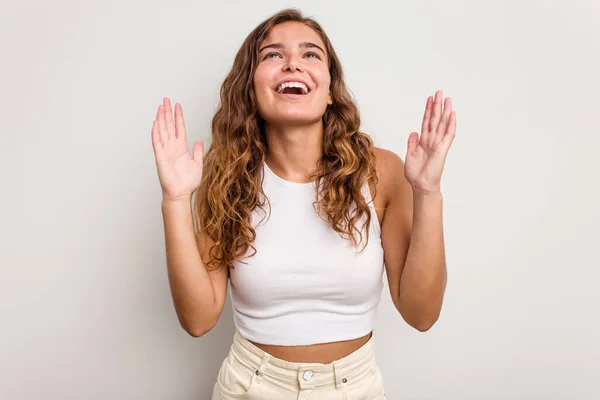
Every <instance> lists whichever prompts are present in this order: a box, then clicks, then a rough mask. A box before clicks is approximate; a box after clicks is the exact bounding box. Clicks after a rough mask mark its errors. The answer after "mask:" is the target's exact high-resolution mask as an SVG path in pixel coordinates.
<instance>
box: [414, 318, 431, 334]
mask: <svg viewBox="0 0 600 400" xmlns="http://www.w3.org/2000/svg"><path fill="white" fill-rule="evenodd" d="M436 321H437V318H436V319H434V320H423V321H419V322H417V323H413V324H411V326H412V327H413V328H415V329H416V330H418V331H419V332H427V331H428V330H430V329H431V327H432V326H433V325H435V323H436Z"/></svg>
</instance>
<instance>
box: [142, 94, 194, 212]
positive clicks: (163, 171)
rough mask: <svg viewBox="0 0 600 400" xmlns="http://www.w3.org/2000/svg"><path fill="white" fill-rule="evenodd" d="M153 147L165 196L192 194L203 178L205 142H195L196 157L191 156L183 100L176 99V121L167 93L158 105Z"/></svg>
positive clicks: (172, 197)
mask: <svg viewBox="0 0 600 400" xmlns="http://www.w3.org/2000/svg"><path fill="white" fill-rule="evenodd" d="M152 147H153V148H154V155H155V156H156V167H157V169H158V180H159V182H160V186H161V188H162V193H163V200H179V199H184V198H185V199H187V198H188V197H191V195H192V192H193V191H194V190H196V189H197V188H198V186H200V182H201V181H202V165H203V162H202V156H203V153H204V143H202V142H201V141H197V142H195V143H194V148H193V158H192V157H190V152H189V149H188V144H187V140H186V134H185V124H184V121H183V111H182V110H181V104H179V103H175V121H173V110H172V109H171V101H170V100H169V98H168V97H165V98H164V99H163V104H162V105H160V106H159V107H158V113H157V114H156V120H155V121H154V125H153V126H152Z"/></svg>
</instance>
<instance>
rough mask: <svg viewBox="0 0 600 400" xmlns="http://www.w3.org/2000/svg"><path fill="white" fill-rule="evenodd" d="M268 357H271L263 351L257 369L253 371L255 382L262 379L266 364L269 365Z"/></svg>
mask: <svg viewBox="0 0 600 400" xmlns="http://www.w3.org/2000/svg"><path fill="white" fill-rule="evenodd" d="M270 358H271V357H270V355H269V354H268V353H265V354H264V355H263V358H262V361H261V362H260V365H259V366H258V369H257V370H256V371H255V372H254V374H255V375H256V382H258V383H260V381H262V379H263V376H264V374H265V370H266V369H267V365H269V359H270Z"/></svg>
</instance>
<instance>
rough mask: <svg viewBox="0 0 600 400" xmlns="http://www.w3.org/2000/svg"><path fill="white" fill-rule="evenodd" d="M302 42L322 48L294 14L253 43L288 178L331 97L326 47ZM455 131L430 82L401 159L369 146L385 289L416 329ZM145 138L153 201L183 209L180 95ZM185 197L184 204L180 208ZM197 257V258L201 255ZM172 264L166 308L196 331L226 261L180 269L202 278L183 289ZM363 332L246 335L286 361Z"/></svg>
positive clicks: (335, 355)
mask: <svg viewBox="0 0 600 400" xmlns="http://www.w3.org/2000/svg"><path fill="white" fill-rule="evenodd" d="M306 43H312V44H316V45H317V46H319V47H320V48H321V49H325V46H324V44H323V42H322V41H321V39H320V37H319V36H318V35H317V34H316V33H315V32H314V31H313V30H312V29H310V28H309V27H307V26H305V25H303V24H300V23H295V22H286V23H283V24H280V25H277V26H276V27H275V28H273V30H272V31H271V34H270V35H269V37H267V38H266V39H265V41H264V43H263V44H262V45H261V48H262V47H265V46H269V45H271V46H270V47H267V48H265V49H263V51H261V52H260V54H259V65H258V67H257V71H256V74H255V79H254V85H255V90H256V95H257V101H258V103H259V110H260V112H261V115H263V118H264V119H265V121H266V124H265V130H266V136H267V140H268V141H269V149H270V153H269V156H268V160H267V162H268V164H269V167H270V168H271V169H272V170H273V171H274V172H275V173H277V174H278V175H279V176H281V177H282V178H284V179H286V180H289V181H292V182H308V179H309V178H308V177H309V175H310V173H311V172H312V168H314V166H315V165H316V161H317V160H318V159H319V158H320V156H321V153H320V151H321V147H320V143H321V140H322V134H323V127H322V119H321V117H322V115H323V112H324V111H325V109H326V107H327V106H328V105H329V104H331V102H332V99H331V96H330V93H329V91H328V87H329V83H330V81H329V79H330V77H329V74H328V71H327V61H326V60H327V55H326V54H325V53H324V51H321V50H320V49H318V48H316V47H312V46H308V47H307V45H306ZM263 45H264V46H263ZM288 78H290V79H291V80H293V79H295V78H298V79H301V80H303V81H305V82H306V83H307V84H309V86H310V87H311V92H310V93H309V95H307V96H304V97H303V98H300V99H288V98H285V97H284V96H279V95H277V93H276V92H275V90H274V87H275V86H276V84H277V83H278V82H280V81H281V80H282V79H288ZM442 104H444V107H443V109H442ZM455 132H456V112H454V111H452V102H451V99H450V98H446V99H445V100H444V99H443V96H442V91H437V92H436V93H435V94H434V95H433V96H429V97H428V98H427V100H426V106H425V113H424V116H423V121H422V126H421V134H420V135H419V134H418V133H417V132H412V133H411V134H410V135H409V138H408V149H407V154H406V157H405V160H406V165H405V164H404V162H403V161H402V159H401V158H400V157H399V156H397V155H396V154H395V153H393V152H392V151H389V150H385V149H382V148H377V147H376V148H375V154H376V157H377V173H378V178H379V183H378V186H377V192H378V196H377V197H376V198H375V199H374V205H375V207H376V209H377V217H378V220H379V223H380V225H381V231H382V234H381V237H382V246H383V249H384V260H385V265H386V274H387V278H388V282H389V289H390V294H391V297H392V300H393V302H394V305H395V306H396V308H397V309H398V311H399V312H400V314H401V315H402V317H403V318H404V319H405V320H406V322H407V323H408V324H409V325H411V326H413V327H414V328H415V329H417V330H419V331H426V330H428V329H430V328H431V326H432V325H433V324H434V323H435V321H437V319H438V317H439V314H440V310H441V306H442V299H443V294H444V290H445V286H446V266H445V259H444V258H445V257H444V246H443V235H442V226H441V225H442V224H441V208H442V207H441V206H442V196H441V192H440V181H441V175H442V172H443V167H444V164H445V160H446V157H447V153H448V150H449V148H450V145H451V143H452V141H453V139H454V136H455ZM152 144H153V148H154V151H155V154H156V163H157V168H158V175H159V181H160V184H161V188H162V192H163V210H164V211H166V212H167V213H171V214H177V213H183V212H185V213H186V215H187V211H189V204H190V203H189V202H190V199H191V193H192V192H193V191H194V190H195V189H196V188H197V187H198V186H199V185H200V182H201V179H202V155H203V150H204V145H203V143H202V142H201V141H198V142H195V143H194V146H193V157H190V154H189V151H188V145H187V140H186V131H185V124H184V118H183V111H182V108H181V105H180V104H178V103H177V104H176V105H175V119H174V120H173V110H172V108H171V103H170V100H169V98H167V97H165V98H164V99H163V105H161V106H159V108H158V113H157V116H156V120H155V121H154V125H153V128H152ZM373 189H374V188H371V192H373ZM186 207H187V208H188V210H187V211H184V210H186ZM175 210H177V211H175ZM195 237H196V245H197V247H198V250H199V253H200V254H204V250H205V249H207V247H208V246H210V245H211V242H210V240H209V239H208V238H207V237H205V236H204V235H203V234H202V233H197V234H196V236H195ZM168 246H169V243H168V242H167V247H168ZM202 262H203V263H204V264H206V263H207V262H208V260H207V259H203V260H202ZM180 273H181V271H178V272H177V273H175V272H173V273H171V271H170V273H169V279H170V283H171V291H172V294H173V299H174V303H175V308H176V311H177V314H178V317H179V320H180V321H181V323H182V326H183V327H184V329H186V331H188V332H189V333H190V334H191V335H192V336H194V337H199V336H202V335H203V334H205V333H206V332H208V331H209V330H210V329H212V328H213V327H214V325H215V324H216V323H217V321H218V319H219V316H220V315H221V312H222V310H223V306H224V303H225V298H226V291H227V281H228V270H227V269H226V268H221V269H219V270H216V271H211V272H208V271H206V270H204V271H203V273H198V272H197V271H196V272H190V273H194V274H196V277H195V278H196V279H197V281H196V284H198V282H201V283H203V284H206V287H205V289H206V290H204V291H203V293H192V294H190V293H188V292H189V291H192V290H194V289H193V288H192V286H188V287H185V280H186V276H183V275H180ZM206 278H208V279H206ZM196 287H197V286H196ZM211 289H212V290H211ZM196 292H198V290H197V289H196ZM401 294H402V295H401ZM200 296H204V297H203V298H201V299H200V298H199V297H200ZM190 299H193V300H190ZM192 303H193V305H195V307H194V306H193V305H192ZM199 304H203V306H202V307H200V306H199ZM207 304H208V305H209V306H207ZM200 310H202V312H201V311H200ZM200 313H202V315H201V316H197V314H200ZM371 335H372V332H371V333H369V334H367V335H365V336H363V337H360V338H357V339H354V340H349V341H340V342H334V343H323V344H316V345H309V346H273V345H268V344H261V343H254V344H255V345H256V346H258V347H259V348H261V349H263V350H264V351H266V352H268V353H269V354H271V355H273V356H274V357H277V358H281V359H284V360H288V361H291V362H319V363H329V362H331V361H333V360H337V359H340V358H342V357H344V356H346V355H348V354H350V353H352V352H353V351H355V350H357V349H358V348H360V347H361V346H362V345H364V344H365V343H366V342H367V341H368V340H369V338H370V337H371Z"/></svg>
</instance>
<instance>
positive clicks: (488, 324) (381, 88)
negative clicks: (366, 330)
mask: <svg viewBox="0 0 600 400" xmlns="http://www.w3.org/2000/svg"><path fill="white" fill-rule="evenodd" d="M4 3H5V4H3V5H2V8H1V11H0V15H1V20H0V45H1V46H0V48H1V49H2V63H1V65H0V93H1V95H2V96H1V97H0V118H1V127H0V162H1V163H2V164H1V168H0V173H1V174H2V176H1V177H0V178H1V181H0V182H2V191H1V195H0V202H1V207H0V212H1V213H2V218H1V221H2V222H1V223H0V229H1V231H0V233H1V241H0V243H1V245H2V248H1V251H0V398H2V399H6V400H13V399H28V400H29V399H32V400H33V399H42V398H43V399H57V400H58V399H60V400H70V399H73V400H75V399H77V400H80V399H144V400H149V399H178V400H179V399H189V400H192V399H208V398H209V397H210V393H211V389H212V385H213V383H214V380H215V379H216V373H217V370H218V368H219V366H220V363H221V361H222V359H223V358H224V357H225V356H226V354H227V351H228V348H229V346H230V344H231V340H232V335H233V329H234V328H233V323H232V314H231V304H230V303H229V300H228V302H227V304H226V305H225V311H224V313H223V315H222V319H221V320H220V322H219V324H218V326H217V327H216V328H215V329H214V330H213V331H211V332H210V333H208V334H207V335H206V336H204V337H201V338H199V339H194V338H192V337H191V336H189V335H188V334H187V333H186V332H185V331H184V330H183V329H182V328H181V327H180V326H179V323H178V321H177V318H176V314H175V311H174V308H173V305H172V301H171V297H170V293H169V286H168V280H167V273H166V264H165V249H164V236H163V235H164V234H163V227H162V216H161V209H160V201H161V192H160V186H159V183H158V178H157V174H156V167H155V162H154V154H153V150H152V145H151V134H150V130H151V127H152V121H153V120H154V118H155V115H156V110H157V108H158V106H159V105H160V104H161V103H162V98H163V96H168V97H169V98H170V99H171V100H172V102H173V103H175V102H180V103H182V105H183V110H184V114H185V118H186V125H187V128H188V140H189V145H190V148H191V143H192V141H195V140H204V141H205V143H206V145H207V146H208V144H209V138H210V121H211V118H212V116H213V113H214V111H215V108H216V104H217V102H218V100H219V98H218V90H219V86H220V84H221V82H222V80H223V78H224V77H225V75H226V74H227V72H228V71H229V69H230V67H231V64H232V62H233V58H234V55H235V53H236V52H237V50H238V48H239V46H240V45H241V43H242V41H243V40H244V38H245V37H246V35H247V34H248V33H249V32H250V31H251V30H252V29H253V28H254V27H255V26H256V25H258V24H259V23H260V22H261V21H262V20H264V19H266V18H267V17H268V16H270V15H271V14H273V13H275V12H277V11H279V10H280V9H282V8H285V7H287V6H298V7H300V9H301V10H302V11H303V12H305V13H306V14H308V15H309V16H313V17H315V18H316V19H317V21H319V22H320V23H321V24H322V25H323V27H324V28H325V30H326V32H327V33H328V34H329V36H330V38H331V40H332V42H333V45H334V46H335V48H336V50H337V52H338V54H339V56H340V58H341V60H342V63H343V66H344V68H345V69H344V71H345V74H346V75H345V76H346V80H347V83H348V85H349V87H350V88H351V90H352V92H353V94H354V95H355V97H356V99H357V101H358V104H359V106H360V110H361V116H362V120H363V126H362V129H363V130H364V131H365V132H367V133H368V134H370V135H371V136H372V137H373V139H374V141H375V144H376V145H377V146H379V147H384V148H387V149H390V150H392V151H394V152H396V153H397V154H399V155H400V156H401V157H402V158H403V159H404V156H405V152H406V141H407V138H408V135H409V134H410V132H412V131H417V130H419V129H420V126H421V119H422V116H423V111H424V108H425V100H426V98H427V96H429V95H433V94H434V93H435V91H436V90H438V89H442V90H443V91H444V96H450V97H452V99H453V104H454V109H455V110H456V111H457V121H458V129H457V136H456V139H455V141H454V144H453V145H452V147H451V149H450V155H449V157H448V159H447V164H446V169H445V172H444V177H443V187H442V192H443V194H444V229H445V237H446V246H447V263H448V271H449V272H448V278H449V281H448V288H447V292H446V298H445V302H444V306H443V310H442V315H441V318H440V320H439V321H438V322H437V324H436V325H435V326H434V327H433V328H432V329H431V330H430V331H428V332H426V333H420V332H418V331H416V330H414V329H412V328H410V327H409V326H408V325H407V324H406V323H405V322H404V321H403V320H402V318H401V316H400V315H399V314H398V313H397V311H396V310H395V309H394V307H393V305H392V303H391V300H390V296H389V292H388V291H387V287H386V288H385V291H384V293H383V300H382V303H381V306H380V309H379V313H378V317H377V322H376V327H375V338H376V339H375V340H376V346H377V357H378V359H379V363H380V366H381V369H382V372H383V375H384V378H385V380H386V386H387V392H388V398H389V399H393V400H396V399H410V400H431V399H444V400H445V399H449V400H450V399H451V400H454V399H456V400H467V399H473V400H481V399H498V400H506V399H511V400H512V399H540V400H542V399H543V400H551V399H595V398H599V397H598V396H600V345H599V343H598V342H599V339H600V312H599V311H598V307H599V306H600V294H599V292H598V281H599V279H600V273H599V272H598V269H599V268H600V256H599V255H598V248H599V244H598V240H599V239H600V235H599V234H598V227H599V224H600V212H599V211H598V207H599V205H600V194H599V179H598V173H599V172H600V165H599V162H598V158H597V156H598V151H599V148H600V140H599V139H598V136H599V134H600V130H599V128H598V109H599V106H600V102H599V100H598V99H599V94H600V92H599V90H600V84H599V83H600V82H599V78H598V72H599V71H600V62H599V60H600V57H599V54H600V44H599V42H600V40H599V38H600V4H599V3H598V2H597V1H595V0H575V1H573V0H571V1H566V0H564V1H514V0H513V1H494V2H491V1H474V0H472V1H464V0H457V1H439V0H438V1H427V2H417V1H410V2H408V1H405V2H397V1H386V2H376V1H368V2H365V1H360V2H359V1H356V2H348V1H345V2H337V3H336V2H331V1H328V2H325V1H303V2H301V3H300V4H297V5H296V4H289V3H288V4H286V3H282V2H280V1H275V0H272V1H260V2H256V1H253V2H248V1H227V2H225V1H219V2H210V4H209V3H208V2H202V1H198V0H196V1H169V2H165V1H161V2H157V1H143V2H142V1H133V0H119V1H118V2H117V1H116V0H110V1H103V2H100V1H65V0H61V1H54V2H42V1H26V2H16V1H13V2H4Z"/></svg>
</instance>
